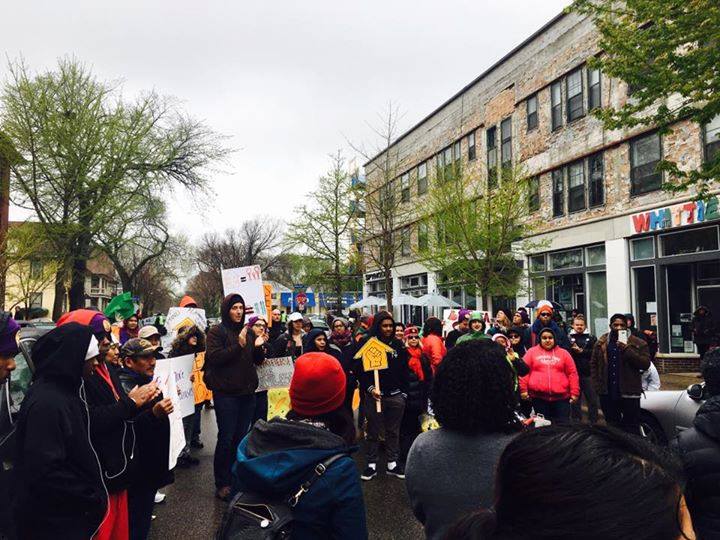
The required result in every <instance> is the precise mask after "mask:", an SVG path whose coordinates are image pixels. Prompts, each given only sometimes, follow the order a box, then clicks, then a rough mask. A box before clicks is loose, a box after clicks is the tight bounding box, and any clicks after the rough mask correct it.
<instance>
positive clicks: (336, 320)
mask: <svg viewBox="0 0 720 540" xmlns="http://www.w3.org/2000/svg"><path fill="white" fill-rule="evenodd" d="M338 321H340V322H341V323H343V324H344V325H345V328H350V323H349V322H348V320H347V319H346V318H345V317H335V318H334V319H333V322H332V325H333V326H335V323H336V322H338Z"/></svg>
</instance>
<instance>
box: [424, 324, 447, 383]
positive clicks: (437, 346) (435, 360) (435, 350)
mask: <svg viewBox="0 0 720 540" xmlns="http://www.w3.org/2000/svg"><path fill="white" fill-rule="evenodd" d="M422 352H423V353H424V354H425V356H427V357H428V358H429V359H430V366H431V367H432V371H433V374H434V373H435V370H437V367H438V366H439V365H440V362H442V359H443V358H445V355H446V354H447V349H446V348H445V343H444V342H443V338H441V337H440V336H436V335H435V334H429V335H427V336H423V338H422Z"/></svg>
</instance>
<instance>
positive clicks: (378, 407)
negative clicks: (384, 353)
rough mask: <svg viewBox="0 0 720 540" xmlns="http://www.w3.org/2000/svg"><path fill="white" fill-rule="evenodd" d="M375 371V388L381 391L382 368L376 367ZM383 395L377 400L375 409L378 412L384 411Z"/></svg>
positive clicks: (378, 391)
mask: <svg viewBox="0 0 720 540" xmlns="http://www.w3.org/2000/svg"><path fill="white" fill-rule="evenodd" d="M374 372H375V390H377V393H378V394H379V393H380V370H378V369H376V370H374ZM381 403H382V397H381V398H380V399H376V400H375V410H376V411H377V412H382V404H381Z"/></svg>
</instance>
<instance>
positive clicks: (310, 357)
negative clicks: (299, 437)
mask: <svg viewBox="0 0 720 540" xmlns="http://www.w3.org/2000/svg"><path fill="white" fill-rule="evenodd" d="M345 385H346V381H345V372H343V369H342V367H341V366H340V362H338V361H337V360H335V358H333V357H332V356H330V355H329V354H326V353H321V352H310V353H305V354H303V355H301V356H300V357H298V359H297V360H296V361H295V371H294V372H293V376H292V380H291V381H290V408H291V409H292V410H293V411H295V412H296V413H298V414H300V415H303V416H318V415H321V414H326V413H329V412H332V411H334V410H335V409H338V408H339V407H340V406H341V405H342V404H343V401H344V400H345Z"/></svg>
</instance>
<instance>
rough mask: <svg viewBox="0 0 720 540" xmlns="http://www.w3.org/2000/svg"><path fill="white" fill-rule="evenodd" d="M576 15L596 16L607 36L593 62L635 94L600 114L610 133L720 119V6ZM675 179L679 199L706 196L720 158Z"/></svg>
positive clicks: (666, 165) (675, 5)
mask: <svg viewBox="0 0 720 540" xmlns="http://www.w3.org/2000/svg"><path fill="white" fill-rule="evenodd" d="M569 9H572V10H576V11H578V12H580V13H584V14H588V15H590V16H591V17H592V18H593V20H594V22H595V25H596V26H597V28H598V30H599V32H600V43H599V46H600V48H601V49H602V51H603V54H601V55H600V56H598V57H597V58H595V59H592V60H591V62H590V64H591V66H592V67H598V68H600V69H601V70H602V72H603V73H604V74H606V75H609V76H611V77H616V78H618V79H622V80H623V81H625V82H626V83H627V84H628V87H629V88H630V89H632V95H631V98H630V99H628V100H627V101H626V102H625V103H624V104H623V105H622V106H620V107H618V108H606V109H597V110H595V112H594V114H595V115H597V116H598V117H599V118H601V119H602V120H603V121H604V123H605V126H606V127H607V128H608V129H619V128H626V127H634V126H658V127H659V129H660V130H661V133H668V132H669V131H671V130H672V126H673V124H675V123H676V122H678V121H679V120H684V119H690V120H693V121H695V122H697V123H699V124H701V125H705V124H707V123H708V122H710V121H711V120H712V119H713V118H715V117H716V116H717V115H720V69H718V66H720V32H719V31H718V29H719V28H720V3H719V2H717V0H692V1H687V0H625V1H623V2H618V1H616V0H575V1H574V2H573V4H572V6H570V8H569ZM660 168H661V169H662V170H665V171H668V172H669V173H670V177H671V178H672V180H671V182H669V183H668V184H667V186H666V187H667V188H668V189H670V190H674V191H681V190H685V189H687V188H688V187H690V186H693V185H695V186H697V187H698V189H699V190H700V192H701V194H702V193H704V192H706V191H707V190H708V189H709V185H710V184H711V183H712V182H713V181H717V180H718V179H720V153H715V156H714V159H710V160H709V161H706V162H705V163H703V164H702V166H701V167H699V168H697V169H693V170H684V169H680V168H679V167H678V165H677V164H676V163H674V162H672V161H664V162H662V163H661V165H660Z"/></svg>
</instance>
